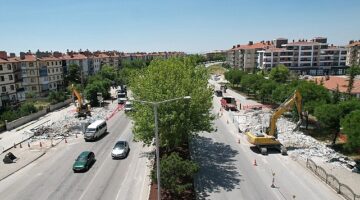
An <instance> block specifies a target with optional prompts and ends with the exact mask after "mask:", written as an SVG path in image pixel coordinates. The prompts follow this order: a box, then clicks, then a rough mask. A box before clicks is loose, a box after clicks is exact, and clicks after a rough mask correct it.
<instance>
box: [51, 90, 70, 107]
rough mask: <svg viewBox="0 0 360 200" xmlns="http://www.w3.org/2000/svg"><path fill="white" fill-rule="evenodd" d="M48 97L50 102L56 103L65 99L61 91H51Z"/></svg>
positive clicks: (64, 94)
mask: <svg viewBox="0 0 360 200" xmlns="http://www.w3.org/2000/svg"><path fill="white" fill-rule="evenodd" d="M48 99H49V101H50V103H51V104H56V103H59V102H62V101H65V100H66V93H65V92H63V91H51V92H50V93H49V96H48Z"/></svg>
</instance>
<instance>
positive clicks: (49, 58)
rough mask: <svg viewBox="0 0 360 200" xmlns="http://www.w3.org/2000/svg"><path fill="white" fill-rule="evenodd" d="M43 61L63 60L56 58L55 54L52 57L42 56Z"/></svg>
mask: <svg viewBox="0 0 360 200" xmlns="http://www.w3.org/2000/svg"><path fill="white" fill-rule="evenodd" d="M40 60H41V61H58V60H61V59H59V58H56V57H54V56H50V57H42V58H40Z"/></svg>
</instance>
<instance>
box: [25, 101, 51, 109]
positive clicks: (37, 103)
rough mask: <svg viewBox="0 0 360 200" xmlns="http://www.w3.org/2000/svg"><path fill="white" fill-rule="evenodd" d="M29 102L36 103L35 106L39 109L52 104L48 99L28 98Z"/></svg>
mask: <svg viewBox="0 0 360 200" xmlns="http://www.w3.org/2000/svg"><path fill="white" fill-rule="evenodd" d="M27 102H29V103H32V104H34V106H35V107H36V109H38V110H42V109H44V108H46V107H48V106H50V101H48V100H47V99H36V100H27Z"/></svg>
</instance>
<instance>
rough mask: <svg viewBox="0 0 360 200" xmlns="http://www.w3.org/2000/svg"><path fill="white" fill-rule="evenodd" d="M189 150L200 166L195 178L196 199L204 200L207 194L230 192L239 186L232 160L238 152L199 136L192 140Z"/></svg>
mask: <svg viewBox="0 0 360 200" xmlns="http://www.w3.org/2000/svg"><path fill="white" fill-rule="evenodd" d="M191 149H192V157H193V159H194V160H195V161H196V162H197V163H198V164H199V166H200V171H199V173H198V174H197V175H196V177H195V184H196V186H195V187H196V188H195V189H196V192H197V199H205V198H206V197H208V196H209V195H208V193H212V192H219V191H220V190H225V191H231V190H233V189H235V188H236V187H237V186H238V185H239V183H240V176H241V175H240V174H239V172H238V170H237V168H236V166H235V162H236V160H235V159H234V157H235V156H236V155H237V154H238V151H236V150H233V149H232V148H231V146H230V145H227V144H224V143H219V142H214V141H213V140H212V139H210V138H206V137H200V136H199V137H195V138H194V139H193V142H192V146H191Z"/></svg>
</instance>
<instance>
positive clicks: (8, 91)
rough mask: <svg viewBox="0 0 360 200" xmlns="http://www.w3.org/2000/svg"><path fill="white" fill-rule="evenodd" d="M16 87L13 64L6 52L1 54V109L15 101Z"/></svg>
mask: <svg viewBox="0 0 360 200" xmlns="http://www.w3.org/2000/svg"><path fill="white" fill-rule="evenodd" d="M16 99H17V96H16V87H15V75H14V66H13V63H12V62H11V61H10V60H9V59H8V58H7V53H6V52H5V51H1V52H0V107H3V106H5V105H8V104H10V102H11V101H15V100H16Z"/></svg>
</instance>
